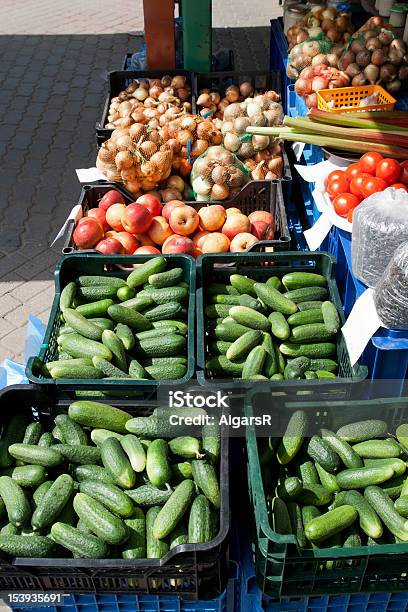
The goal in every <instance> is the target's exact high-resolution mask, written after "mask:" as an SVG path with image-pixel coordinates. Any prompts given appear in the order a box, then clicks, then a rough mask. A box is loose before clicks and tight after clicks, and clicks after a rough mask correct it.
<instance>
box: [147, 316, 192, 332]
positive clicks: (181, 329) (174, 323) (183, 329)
mask: <svg viewBox="0 0 408 612" xmlns="http://www.w3.org/2000/svg"><path fill="white" fill-rule="evenodd" d="M168 325H172V326H174V327H177V329H178V330H179V333H180V334H182V335H183V336H186V335H187V332H188V325H187V323H185V322H184V321H178V320H177V319H174V320H173V319H166V320H165V321H152V326H153V328H154V329H160V328H161V327H167V326H168Z"/></svg>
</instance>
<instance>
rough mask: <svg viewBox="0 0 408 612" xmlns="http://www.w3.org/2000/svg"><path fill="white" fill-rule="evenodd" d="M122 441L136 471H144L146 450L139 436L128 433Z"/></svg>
mask: <svg viewBox="0 0 408 612" xmlns="http://www.w3.org/2000/svg"><path fill="white" fill-rule="evenodd" d="M120 443H121V445H122V448H123V450H124V451H125V453H126V455H127V456H128V459H129V461H130V465H131V466H132V468H133V469H134V471H135V472H136V473H138V472H143V470H144V469H145V467H146V451H145V449H144V446H143V445H142V443H141V442H140V440H139V438H137V437H136V436H134V435H133V434H127V435H126V436H123V437H122V439H121V441H120Z"/></svg>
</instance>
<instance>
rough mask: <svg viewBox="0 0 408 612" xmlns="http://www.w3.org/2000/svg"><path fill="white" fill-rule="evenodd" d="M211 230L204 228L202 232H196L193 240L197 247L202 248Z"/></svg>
mask: <svg viewBox="0 0 408 612" xmlns="http://www.w3.org/2000/svg"><path fill="white" fill-rule="evenodd" d="M209 233H210V232H207V230H202V231H201V232H197V233H196V234H194V236H193V242H194V246H195V247H196V248H197V249H200V250H201V248H202V246H203V243H204V240H205V239H206V237H207V236H208V234H209Z"/></svg>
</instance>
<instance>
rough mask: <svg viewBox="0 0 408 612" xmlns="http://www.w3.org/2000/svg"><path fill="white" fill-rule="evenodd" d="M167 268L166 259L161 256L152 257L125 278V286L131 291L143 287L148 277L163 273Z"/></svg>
mask: <svg viewBox="0 0 408 612" xmlns="http://www.w3.org/2000/svg"><path fill="white" fill-rule="evenodd" d="M166 267H167V261H166V258H165V257H163V256H157V257H152V258H151V259H148V260H147V261H146V262H145V263H143V264H142V265H141V266H139V268H136V269H135V270H133V272H131V273H130V274H129V276H128V277H127V281H126V282H127V284H128V285H129V287H131V288H132V289H135V288H136V287H140V286H141V285H144V283H146V282H147V281H148V280H149V276H152V275H153V274H159V273H160V272H164V270H165V269H166Z"/></svg>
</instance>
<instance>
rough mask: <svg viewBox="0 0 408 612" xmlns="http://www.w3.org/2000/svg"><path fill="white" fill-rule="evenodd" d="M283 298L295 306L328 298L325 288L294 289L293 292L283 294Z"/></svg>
mask: <svg viewBox="0 0 408 612" xmlns="http://www.w3.org/2000/svg"><path fill="white" fill-rule="evenodd" d="M283 296H284V297H285V298H286V299H287V300H290V301H292V302H294V303H295V304H298V303H299V302H310V301H316V300H325V299H326V298H327V289H325V288H324V287H304V288H303V289H293V290H292V291H287V292H286V293H284V294H283ZM296 308H297V307H296ZM288 314H293V313H288Z"/></svg>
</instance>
